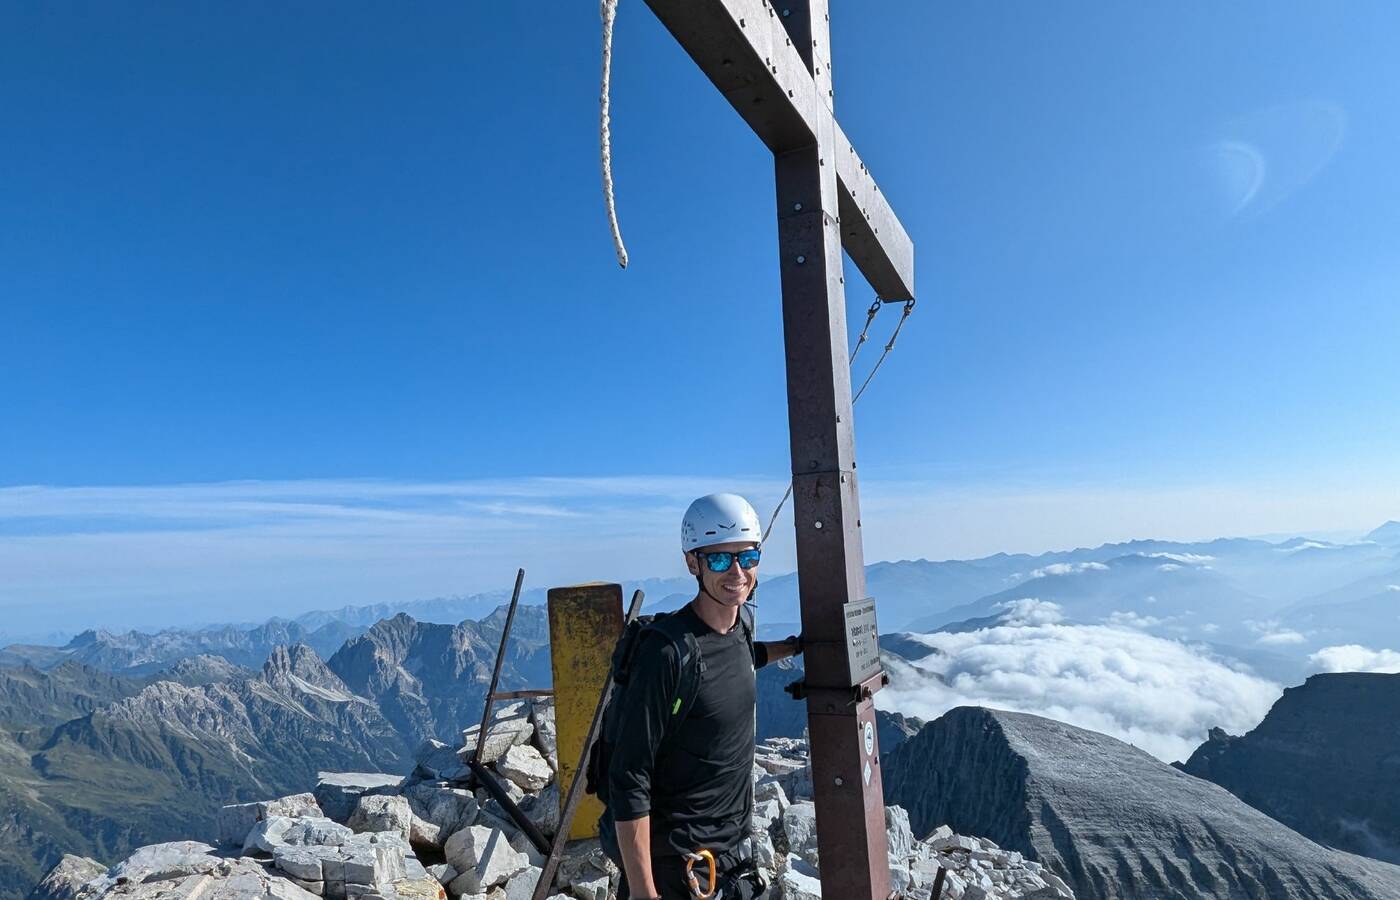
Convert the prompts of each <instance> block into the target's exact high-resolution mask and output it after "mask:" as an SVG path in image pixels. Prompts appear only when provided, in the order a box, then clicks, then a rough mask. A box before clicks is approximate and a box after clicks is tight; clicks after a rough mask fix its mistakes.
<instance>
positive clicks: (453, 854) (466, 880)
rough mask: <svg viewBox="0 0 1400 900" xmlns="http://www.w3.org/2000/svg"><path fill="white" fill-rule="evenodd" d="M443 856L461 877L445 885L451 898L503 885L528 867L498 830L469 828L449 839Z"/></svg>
mask: <svg viewBox="0 0 1400 900" xmlns="http://www.w3.org/2000/svg"><path fill="white" fill-rule="evenodd" d="M443 855H444V856H445V857H446V858H447V862H448V864H449V865H451V866H452V868H454V869H456V870H457V871H458V872H459V873H460V874H459V875H458V876H457V877H456V878H455V879H453V881H452V883H451V884H450V885H448V889H449V891H450V892H452V893H454V894H471V893H480V892H482V891H484V890H486V889H488V888H492V887H495V886H497V885H499V884H504V883H505V881H506V880H507V879H509V878H510V877H511V876H512V875H515V874H517V873H518V872H521V871H524V870H525V869H527V868H528V867H529V865H530V861H529V860H528V859H527V858H526V857H525V854H523V853H519V852H517V851H516V850H515V849H514V848H513V847H511V846H510V843H509V840H508V839H507V836H506V834H505V832H503V831H501V830H500V829H494V828H484V827H482V826H480V825H472V826H470V827H468V828H463V829H462V830H461V831H459V832H457V833H456V834H454V835H452V836H451V837H449V838H448V839H447V842H446V843H445V844H444V845H443Z"/></svg>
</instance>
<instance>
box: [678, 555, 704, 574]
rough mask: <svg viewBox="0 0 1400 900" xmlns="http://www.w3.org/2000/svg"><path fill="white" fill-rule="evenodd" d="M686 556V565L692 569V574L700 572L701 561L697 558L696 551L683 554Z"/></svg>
mask: <svg viewBox="0 0 1400 900" xmlns="http://www.w3.org/2000/svg"><path fill="white" fill-rule="evenodd" d="M682 555H683V556H684V557H685V567H686V568H687V569H689V570H690V574H692V575H699V574H700V561H699V560H698V559H696V558H695V554H694V553H685V554H682Z"/></svg>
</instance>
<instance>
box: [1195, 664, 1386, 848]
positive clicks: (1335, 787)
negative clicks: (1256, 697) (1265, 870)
mask: <svg viewBox="0 0 1400 900" xmlns="http://www.w3.org/2000/svg"><path fill="white" fill-rule="evenodd" d="M1397 721H1400V675H1382V674H1373V673H1362V672H1347V673H1339V674H1333V675H1314V676H1313V677H1311V678H1309V679H1308V680H1307V682H1306V683H1305V684H1303V685H1301V686H1299V687H1293V688H1289V689H1288V690H1286V691H1284V692H1283V697H1281V698H1280V699H1279V700H1278V702H1277V703H1275V704H1274V706H1273V709H1271V710H1269V714H1268V715H1267V716H1265V717H1264V721H1262V722H1260V723H1259V725H1258V726H1257V727H1256V728H1255V729H1254V730H1253V731H1251V732H1249V733H1248V734H1246V735H1244V736H1243V737H1231V736H1230V735H1227V734H1225V732H1223V731H1221V730H1219V729H1214V730H1212V731H1211V734H1210V739H1209V740H1208V741H1206V743H1205V744H1203V745H1201V747H1200V748H1199V749H1197V750H1196V752H1195V753H1193V754H1192V755H1191V758H1190V759H1189V760H1188V761H1187V762H1186V764H1185V766H1184V767H1183V768H1184V769H1185V770H1186V771H1187V772H1189V773H1191V774H1192V775H1196V776H1199V777H1201V778H1205V779H1208V780H1210V781H1213V782H1215V783H1216V784H1218V785H1220V786H1221V787H1223V788H1225V789H1227V790H1228V791H1230V793H1232V794H1234V795H1235V796H1236V797H1239V798H1240V799H1241V800H1243V801H1244V802H1246V803H1248V804H1249V805H1250V806H1253V807H1254V808H1255V809H1258V810H1261V811H1263V812H1265V813H1268V814H1269V815H1270V816H1272V817H1273V818H1275V819H1278V820H1279V821H1280V822H1282V823H1284V824H1285V825H1288V826H1290V827H1292V828H1294V829H1296V830H1297V831H1299V832H1301V833H1302V834H1305V835H1307V836H1308V837H1310V838H1312V839H1313V840H1315V841H1318V842H1319V843H1322V844H1326V845H1328V846H1330V847H1336V848H1338V849H1342V850H1349V851H1351V852H1353V853H1360V854H1363V855H1365V856H1371V857H1375V858H1376V859H1381V860H1385V861H1387V862H1392V863H1400V752H1397V747H1396V722H1397Z"/></svg>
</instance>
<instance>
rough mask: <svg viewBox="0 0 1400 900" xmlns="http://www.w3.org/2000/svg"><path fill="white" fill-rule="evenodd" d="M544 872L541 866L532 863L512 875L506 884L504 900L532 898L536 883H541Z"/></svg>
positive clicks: (526, 899) (528, 899) (527, 899)
mask: <svg viewBox="0 0 1400 900" xmlns="http://www.w3.org/2000/svg"><path fill="white" fill-rule="evenodd" d="M543 874H544V873H543V871H541V869H540V867H539V866H536V865H534V864H531V865H529V866H528V867H526V868H525V869H523V870H521V871H519V872H517V873H515V874H514V875H512V876H510V878H509V880H507V881H506V883H505V886H504V887H505V891H504V895H505V896H504V900H530V898H531V897H533V896H534V893H535V885H536V884H538V883H539V880H540V876H541V875H543Z"/></svg>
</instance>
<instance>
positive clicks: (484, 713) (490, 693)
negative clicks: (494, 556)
mask: <svg viewBox="0 0 1400 900" xmlns="http://www.w3.org/2000/svg"><path fill="white" fill-rule="evenodd" d="M524 583H525V570H524V569H520V570H518V571H517V572H516V573H515V590H514V591H512V592H511V595H510V608H509V609H508V610H506V623H505V625H504V626H503V627H502V628H501V646H500V647H498V648H497V649H496V667H495V668H494V669H492V670H491V687H489V688H487V689H486V701H485V703H484V704H483V706H482V710H481V730H480V731H478V732H477V733H476V749H475V750H473V751H472V759H471V766H472V768H473V769H475V768H476V767H477V766H479V765H481V750H482V748H483V747H485V746H486V733H487V730H488V728H489V727H490V725H491V704H492V702H493V701H494V700H495V699H496V685H497V684H499V683H500V680H501V666H502V665H504V664H505V661H506V644H507V643H508V642H509V641H510V627H511V625H513V624H514V623H515V608H516V607H517V606H519V605H520V587H521V585H523V584H524ZM541 852H543V851H541Z"/></svg>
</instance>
